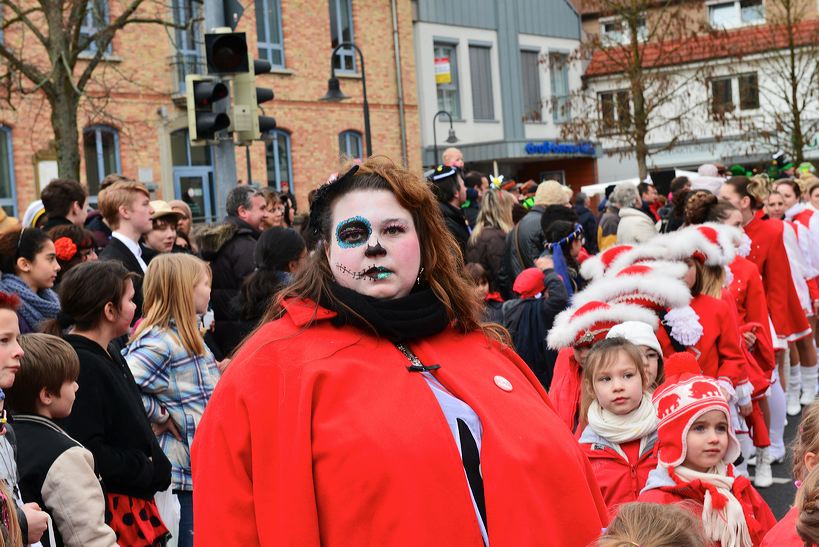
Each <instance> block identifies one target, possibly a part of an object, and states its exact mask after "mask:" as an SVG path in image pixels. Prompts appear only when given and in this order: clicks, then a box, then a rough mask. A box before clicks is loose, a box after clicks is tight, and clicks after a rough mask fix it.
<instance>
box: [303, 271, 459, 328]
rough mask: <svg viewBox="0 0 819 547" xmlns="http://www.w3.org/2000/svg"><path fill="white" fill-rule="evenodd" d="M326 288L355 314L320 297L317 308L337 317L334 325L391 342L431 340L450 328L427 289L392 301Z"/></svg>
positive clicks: (440, 306)
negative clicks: (418, 339) (320, 307)
mask: <svg viewBox="0 0 819 547" xmlns="http://www.w3.org/2000/svg"><path fill="white" fill-rule="evenodd" d="M329 288H330V293H331V294H332V295H333V296H334V297H335V299H336V300H338V301H339V302H340V303H342V304H344V306H346V307H347V308H350V309H352V310H353V311H354V312H355V313H352V312H350V310H348V309H347V308H345V307H344V306H334V305H333V304H332V302H331V301H330V299H329V298H328V297H327V296H326V295H322V297H321V298H320V301H319V304H321V305H322V306H323V307H325V308H327V309H330V310H333V311H334V312H336V313H337V314H338V315H337V316H336V317H335V318H333V320H332V321H333V323H334V324H336V325H353V326H355V327H359V328H362V329H365V330H367V329H371V330H372V329H374V330H375V332H376V334H378V335H379V336H383V337H384V338H387V339H388V340H390V341H391V342H403V341H406V340H413V339H417V338H424V337H427V336H432V335H434V334H438V333H439V332H441V331H442V330H444V329H445V328H446V327H447V325H449V315H448V314H447V311H446V307H445V306H444V305H443V303H442V302H441V301H440V300H438V297H437V296H435V293H434V292H432V289H431V288H429V287H421V288H418V289H417V290H414V291H413V292H411V293H410V294H409V295H407V296H404V297H402V298H394V299H391V300H387V299H380V298H373V297H371V296H365V295H363V294H361V293H357V292H356V291H354V290H352V289H348V288H346V287H342V286H341V285H338V284H337V283H332V284H330V287H329ZM336 308H338V309H336ZM356 314H358V315H356ZM359 316H360V317H359ZM362 319H363V320H362Z"/></svg>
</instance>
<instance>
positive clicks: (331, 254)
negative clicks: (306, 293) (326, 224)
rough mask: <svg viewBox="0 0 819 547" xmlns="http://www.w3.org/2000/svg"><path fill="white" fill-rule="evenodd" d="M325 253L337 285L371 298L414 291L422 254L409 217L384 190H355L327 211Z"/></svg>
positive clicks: (406, 211) (396, 296)
mask: <svg viewBox="0 0 819 547" xmlns="http://www.w3.org/2000/svg"><path fill="white" fill-rule="evenodd" d="M331 221H332V222H333V224H331V226H334V230H333V231H332V232H331V235H332V238H331V241H330V242H329V244H328V245H327V246H326V247H325V253H326V255H327V260H328V262H329V264H330V267H331V269H332V272H333V277H334V278H335V281H336V283H338V284H339V285H341V286H343V287H346V288H348V289H352V290H354V291H356V292H358V293H360V294H363V295H367V296H372V297H374V298H384V299H389V298H400V297H402V296H406V295H408V294H409V293H410V291H411V290H412V289H413V287H414V286H415V280H416V277H417V276H418V271H419V270H420V267H421V248H420V242H419V241H418V234H417V232H416V230H415V223H414V220H413V217H412V214H411V213H410V212H409V211H408V210H407V209H405V208H404V207H403V206H401V204H399V203H398V200H397V199H396V198H395V195H394V194H393V193H392V192H390V191H388V190H355V191H352V192H350V193H348V194H345V195H343V196H341V197H340V198H339V199H338V200H337V201H336V202H335V203H334V204H333V206H332V210H331Z"/></svg>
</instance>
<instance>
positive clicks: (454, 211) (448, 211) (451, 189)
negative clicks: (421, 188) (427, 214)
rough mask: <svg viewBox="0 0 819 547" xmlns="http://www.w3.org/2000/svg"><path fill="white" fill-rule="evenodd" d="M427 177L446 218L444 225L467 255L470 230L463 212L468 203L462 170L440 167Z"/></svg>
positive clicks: (462, 253) (462, 252)
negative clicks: (463, 206) (466, 202)
mask: <svg viewBox="0 0 819 547" xmlns="http://www.w3.org/2000/svg"><path fill="white" fill-rule="evenodd" d="M426 176H427V180H428V181H429V182H430V183H432V191H433V192H434V193H435V197H436V198H438V208H439V209H440V210H441V215H443V217H444V223H446V227H447V229H449V231H450V233H451V234H452V235H453V236H454V237H455V241H457V242H458V247H459V248H460V249H461V255H465V254H466V244H467V242H468V241H469V234H470V229H469V225H468V224H467V222H466V217H465V216H464V213H463V211H462V210H461V205H462V204H463V203H464V202H465V201H466V186H465V185H464V179H463V178H462V177H461V170H460V169H459V168H457V167H452V166H446V165H439V166H438V167H436V168H435V169H433V170H432V171H430V172H428V173H427V174H426Z"/></svg>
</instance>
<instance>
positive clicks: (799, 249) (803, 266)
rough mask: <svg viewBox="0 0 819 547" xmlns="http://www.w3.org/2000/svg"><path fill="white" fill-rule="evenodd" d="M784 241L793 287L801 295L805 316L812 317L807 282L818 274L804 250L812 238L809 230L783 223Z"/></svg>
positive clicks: (795, 224)
mask: <svg viewBox="0 0 819 547" xmlns="http://www.w3.org/2000/svg"><path fill="white" fill-rule="evenodd" d="M782 239H783V241H784V242H785V251H787V253H788V260H789V261H790V266H791V279H793V287H794V288H795V289H796V294H797V295H799V302H800V303H801V304H802V309H803V310H805V315H807V316H808V317H810V316H812V315H813V309H812V306H811V298H810V291H809V290H808V282H807V280H808V279H809V278H811V277H815V273H816V272H815V271H814V269H813V266H812V265H811V264H810V262H809V261H808V255H807V253H806V251H807V249H804V248H803V245H804V243H805V242H806V241H808V240H809V239H810V236H809V234H808V233H807V229H806V228H805V227H804V226H802V225H801V224H797V223H795V222H790V221H788V220H785V221H783V230H782Z"/></svg>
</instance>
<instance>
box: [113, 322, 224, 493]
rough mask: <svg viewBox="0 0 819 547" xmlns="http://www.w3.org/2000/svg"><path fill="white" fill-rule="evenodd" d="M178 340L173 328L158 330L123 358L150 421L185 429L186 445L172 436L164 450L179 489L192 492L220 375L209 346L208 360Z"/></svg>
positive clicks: (163, 440) (165, 440)
mask: <svg viewBox="0 0 819 547" xmlns="http://www.w3.org/2000/svg"><path fill="white" fill-rule="evenodd" d="M176 335H177V330H176V326H175V325H174V324H173V323H171V325H170V328H169V329H160V328H159V327H153V328H151V329H150V330H148V331H146V332H145V333H144V334H143V335H142V336H140V337H139V339H138V340H135V341H134V342H132V343H131V344H129V345H128V347H127V348H125V349H124V350H122V354H123V355H124V356H125V360H126V361H127V362H128V367H129V368H130V369H131V373H132V374H133V375H134V380H136V383H137V385H138V386H139V389H140V391H141V392H142V403H143V404H144V406H145V411H146V412H147V413H148V419H149V420H150V421H151V422H153V423H157V424H161V423H164V422H165V421H167V420H168V417H170V418H171V419H173V421H174V424H176V427H177V428H178V429H179V434H180V435H181V436H182V440H181V441H179V440H177V439H176V438H175V437H174V436H173V435H172V434H171V433H170V432H167V431H166V432H165V433H163V434H162V435H160V437H159V445H160V446H161V447H162V450H163V451H164V452H165V455H166V456H168V459H169V460H170V461H171V464H172V465H173V471H172V474H171V484H172V486H173V488H174V489H177V490H188V491H190V490H193V482H192V479H191V459H190V446H191V444H192V443H193V436H194V433H195V432H196V428H197V426H198V425H199V420H201V419H202V413H203V412H204V411H205V405H206V404H207V403H208V401H209V400H210V397H211V395H213V389H214V388H215V387H216V382H217V381H218V380H219V375H220V373H219V369H218V368H217V366H216V359H215V358H214V357H213V354H212V353H211V352H210V350H208V349H207V347H206V348H205V354H204V355H191V354H189V353H188V352H187V351H186V350H185V348H183V347H182V345H181V344H180V343H179V340H178V338H177V336H176Z"/></svg>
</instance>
